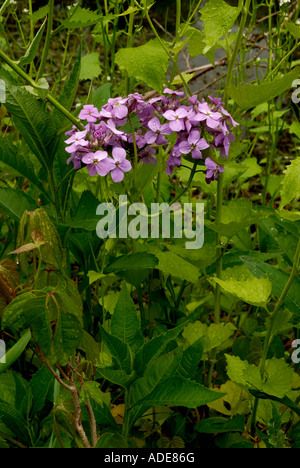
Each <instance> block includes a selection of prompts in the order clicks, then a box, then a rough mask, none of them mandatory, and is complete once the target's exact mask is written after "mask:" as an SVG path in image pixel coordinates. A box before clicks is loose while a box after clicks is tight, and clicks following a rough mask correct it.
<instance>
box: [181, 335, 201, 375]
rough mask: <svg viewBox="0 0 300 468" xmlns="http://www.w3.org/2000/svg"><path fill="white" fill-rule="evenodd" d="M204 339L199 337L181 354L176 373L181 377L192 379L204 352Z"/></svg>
mask: <svg viewBox="0 0 300 468" xmlns="http://www.w3.org/2000/svg"><path fill="white" fill-rule="evenodd" d="M204 343H205V337H204V336H203V337H201V338H199V339H198V340H196V341H195V342H194V343H193V344H191V345H190V346H188V348H187V349H185V350H184V352H183V354H182V359H181V362H180V364H179V367H178V372H179V374H180V375H181V376H182V377H185V378H187V379H188V378H189V379H193V376H194V375H195V373H196V371H197V369H198V365H199V363H200V361H201V359H202V354H203V351H204Z"/></svg>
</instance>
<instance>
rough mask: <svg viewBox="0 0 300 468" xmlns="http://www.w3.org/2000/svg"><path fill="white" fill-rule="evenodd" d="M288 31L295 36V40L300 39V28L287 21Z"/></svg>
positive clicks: (285, 23)
mask: <svg viewBox="0 0 300 468" xmlns="http://www.w3.org/2000/svg"><path fill="white" fill-rule="evenodd" d="M284 25H285V27H286V29H287V30H288V31H289V32H290V33H291V34H292V35H293V36H294V38H295V39H297V40H298V39H300V27H299V26H297V25H296V24H294V23H292V21H285V22H284Z"/></svg>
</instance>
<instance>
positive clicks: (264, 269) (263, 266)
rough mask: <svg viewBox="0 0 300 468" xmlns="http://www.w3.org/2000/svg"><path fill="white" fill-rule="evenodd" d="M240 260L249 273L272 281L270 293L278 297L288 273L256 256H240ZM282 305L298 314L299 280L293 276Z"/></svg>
mask: <svg viewBox="0 0 300 468" xmlns="http://www.w3.org/2000/svg"><path fill="white" fill-rule="evenodd" d="M241 260H242V261H243V262H244V264H245V265H246V266H247V268H248V269H249V270H250V271H251V273H252V274H253V275H254V276H256V277H257V278H258V279H260V278H268V279H269V281H270V282H271V283H272V294H274V295H275V296H276V297H278V298H279V297H280V295H281V294H282V291H283V289H284V287H285V285H286V284H287V282H288V280H289V274H288V273H286V272H285V271H283V270H280V269H278V268H276V267H275V266H272V265H270V264H268V263H265V262H262V261H261V260H258V259H256V258H250V257H247V256H241ZM284 305H285V306H286V307H287V308H288V309H289V310H290V311H291V312H294V313H295V314H300V281H299V280H298V278H295V279H294V281H293V282H292V284H291V286H290V288H289V290H288V292H287V294H286V296H285V299H284Z"/></svg>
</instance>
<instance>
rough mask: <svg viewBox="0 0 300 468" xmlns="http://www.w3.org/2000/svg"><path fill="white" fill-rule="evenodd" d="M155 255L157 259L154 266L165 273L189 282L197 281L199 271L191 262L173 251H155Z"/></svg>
mask: <svg viewBox="0 0 300 468" xmlns="http://www.w3.org/2000/svg"><path fill="white" fill-rule="evenodd" d="M155 256H156V257H157V258H158V260H159V263H158V265H156V267H155V268H157V269H158V270H160V271H162V272H163V273H164V274H165V275H171V276H173V277H174V278H178V279H181V280H183V281H184V280H186V281H190V282H191V283H197V282H198V279H199V275H200V271H199V268H197V267H196V266H195V265H193V264H192V263H189V262H187V261H186V260H184V259H183V258H181V257H179V256H178V255H176V254H175V253H173V252H156V253H155Z"/></svg>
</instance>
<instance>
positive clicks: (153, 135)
mask: <svg viewBox="0 0 300 468" xmlns="http://www.w3.org/2000/svg"><path fill="white" fill-rule="evenodd" d="M148 128H149V129H150V130H149V131H148V132H147V133H146V134H145V140H146V142H147V143H148V144H149V145H152V144H153V143H156V144H157V145H164V144H165V143H166V142H167V140H166V137H165V136H164V135H171V134H172V133H173V132H172V130H171V129H170V127H169V124H162V125H161V123H160V121H159V120H158V118H157V117H153V119H151V120H149V122H148Z"/></svg>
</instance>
